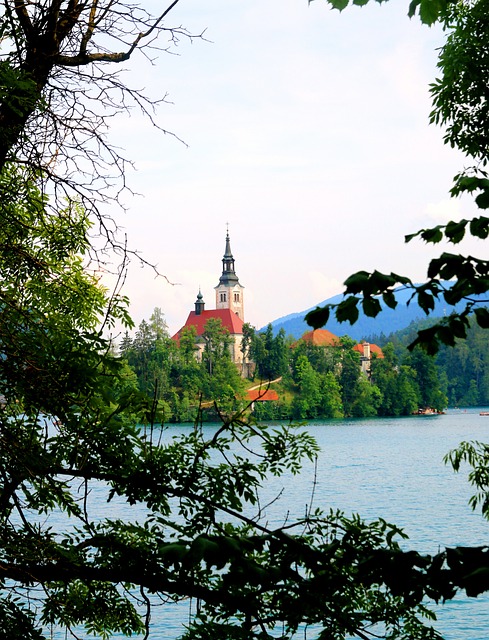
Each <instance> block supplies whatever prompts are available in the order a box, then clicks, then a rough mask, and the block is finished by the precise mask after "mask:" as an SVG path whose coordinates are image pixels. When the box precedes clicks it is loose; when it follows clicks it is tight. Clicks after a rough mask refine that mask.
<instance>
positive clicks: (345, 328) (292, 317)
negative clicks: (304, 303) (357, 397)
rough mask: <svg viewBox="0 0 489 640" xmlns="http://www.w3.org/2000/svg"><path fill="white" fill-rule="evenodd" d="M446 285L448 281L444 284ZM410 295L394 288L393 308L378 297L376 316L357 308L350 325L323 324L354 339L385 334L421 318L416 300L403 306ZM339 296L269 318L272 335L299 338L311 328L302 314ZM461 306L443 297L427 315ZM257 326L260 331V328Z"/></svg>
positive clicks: (438, 313)
mask: <svg viewBox="0 0 489 640" xmlns="http://www.w3.org/2000/svg"><path fill="white" fill-rule="evenodd" d="M445 284H446V285H447V286H449V283H448V282H447V283H445ZM411 295H412V292H411V291H406V290H405V289H402V288H399V289H396V299H397V301H398V304H397V307H396V308H395V309H390V308H389V307H386V305H385V304H384V303H383V301H382V300H381V299H380V302H381V305H382V312H381V313H379V315H378V316H377V317H376V318H369V317H367V316H366V315H365V314H364V313H363V312H362V311H361V309H360V314H359V317H358V320H357V322H356V323H355V324H354V325H351V324H350V323H349V322H342V323H340V322H338V321H337V320H336V319H335V318H330V319H329V320H328V322H327V324H326V325H325V326H324V327H323V328H324V329H328V330H329V331H331V332H332V333H334V334H335V335H337V336H344V335H348V336H350V337H351V338H353V339H354V340H359V341H360V340H362V339H365V338H370V337H371V336H380V335H381V334H382V333H383V334H384V335H386V336H387V335H389V334H390V333H394V332H395V331H399V330H400V329H404V328H405V327H407V326H408V325H409V324H411V322H414V321H419V320H424V319H425V318H426V314H425V312H424V311H423V310H422V309H421V308H420V306H419V305H418V303H417V302H416V300H412V301H411V302H410V304H409V306H408V305H407V302H408V300H409V299H410V297H411ZM342 299H343V295H342V294H340V295H337V296H333V297H332V298H328V299H327V300H323V301H322V302H318V304H317V305H314V306H313V307H310V308H309V309H306V310H305V311H299V312H297V313H291V314H289V315H286V316H283V317H282V318H278V319H277V320H273V321H272V322H271V325H272V327H273V332H274V334H276V333H278V332H279V331H280V329H282V328H283V329H284V331H285V333H286V335H292V336H293V337H294V338H300V337H301V336H302V335H303V334H304V333H305V332H306V331H310V330H311V327H310V326H309V325H308V324H307V323H306V322H305V320H304V317H305V315H306V314H307V313H308V312H309V311H312V310H313V309H315V308H316V307H322V306H324V305H326V304H337V303H338V302H341V300H342ZM464 307H465V304H464V303H463V302H461V303H459V304H458V305H456V306H454V307H452V306H450V305H447V303H446V302H444V301H443V300H438V301H436V302H435V309H434V311H433V312H432V313H430V317H441V316H444V315H447V314H449V313H451V312H452V311H462V309H463V308H464ZM264 329H265V327H264V328H263V329H260V331H263V330H264Z"/></svg>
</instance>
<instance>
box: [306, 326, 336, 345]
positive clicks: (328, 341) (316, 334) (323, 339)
mask: <svg viewBox="0 0 489 640" xmlns="http://www.w3.org/2000/svg"><path fill="white" fill-rule="evenodd" d="M301 340H304V342H309V343H310V344H314V345H316V347H337V346H339V345H340V344H341V343H340V339H339V338H338V336H335V334H334V333H331V331H328V330H327V329H314V330H313V331H307V332H306V333H305V334H304V335H303V336H302V338H301Z"/></svg>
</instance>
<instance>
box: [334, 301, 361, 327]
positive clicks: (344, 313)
mask: <svg viewBox="0 0 489 640" xmlns="http://www.w3.org/2000/svg"><path fill="white" fill-rule="evenodd" d="M359 302H360V298H357V297H356V296H350V297H348V298H346V300H343V302H340V304H339V305H338V307H337V309H336V319H337V320H338V322H346V321H348V322H349V323H350V324H355V322H356V321H357V320H358V308H357V304H358V303H359Z"/></svg>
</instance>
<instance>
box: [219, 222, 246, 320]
mask: <svg viewBox="0 0 489 640" xmlns="http://www.w3.org/2000/svg"><path fill="white" fill-rule="evenodd" d="M243 289H244V287H243V286H242V285H241V284H240V283H239V280H238V276H237V275H236V272H235V270H234V257H233V253H232V251H231V241H230V239H229V229H227V230H226V247H225V249H224V256H223V259H222V275H221V277H220V278H219V284H218V285H217V287H215V290H216V309H231V311H234V313H236V314H237V315H238V317H239V318H241V320H243V322H244V305H243Z"/></svg>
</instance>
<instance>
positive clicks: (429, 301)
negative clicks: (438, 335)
mask: <svg viewBox="0 0 489 640" xmlns="http://www.w3.org/2000/svg"><path fill="white" fill-rule="evenodd" d="M418 304H419V306H420V307H421V309H423V311H424V312H425V313H426V315H428V314H429V312H430V311H433V309H434V308H435V299H434V296H433V295H432V294H430V293H427V292H426V291H419V292H418Z"/></svg>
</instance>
